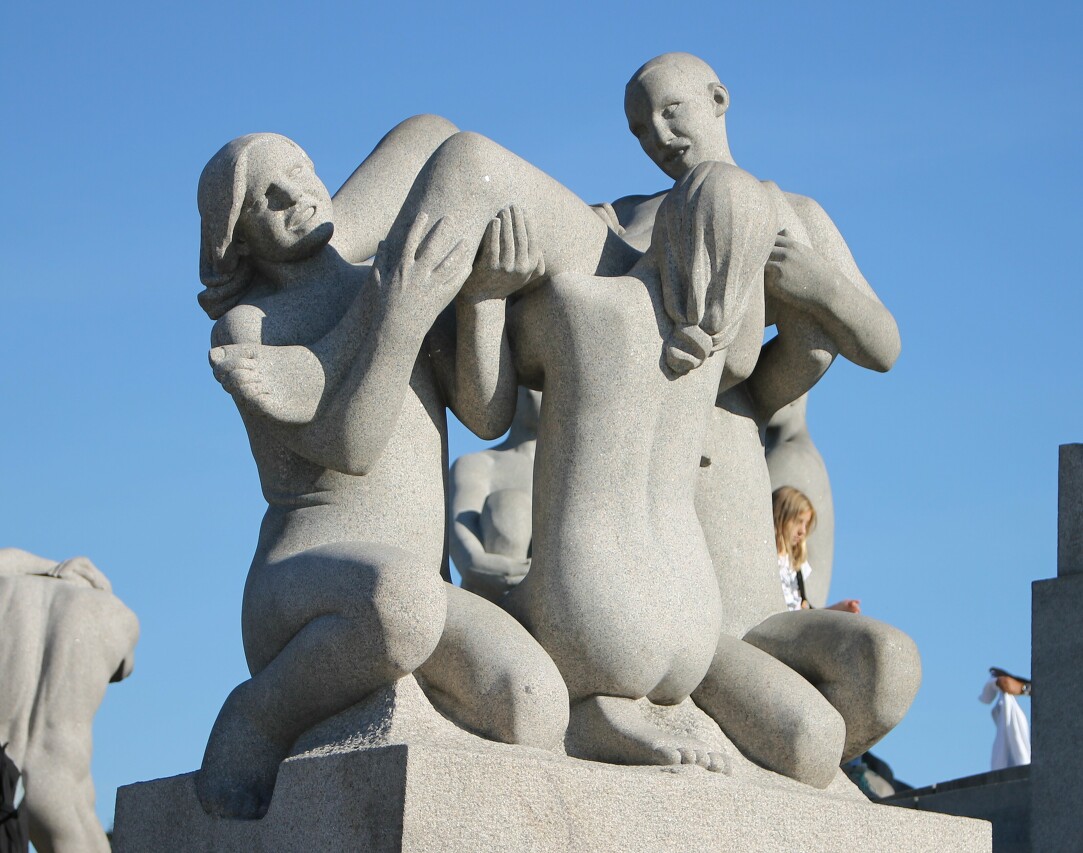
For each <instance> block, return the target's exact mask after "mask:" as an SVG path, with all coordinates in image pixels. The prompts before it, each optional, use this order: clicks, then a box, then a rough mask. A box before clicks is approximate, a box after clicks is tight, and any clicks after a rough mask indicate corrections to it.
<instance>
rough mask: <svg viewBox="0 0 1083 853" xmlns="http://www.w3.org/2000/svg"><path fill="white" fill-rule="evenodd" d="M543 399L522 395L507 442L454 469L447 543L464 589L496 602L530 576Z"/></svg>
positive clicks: (462, 459)
mask: <svg viewBox="0 0 1083 853" xmlns="http://www.w3.org/2000/svg"><path fill="white" fill-rule="evenodd" d="M540 412H541V394H540V393H538V392H537V391H530V390H528V389H526V388H520V389H519V396H518V401H517V403H516V408H515V420H513V421H512V425H511V431H510V432H509V434H508V437H507V438H506V439H505V440H504V441H503V442H501V443H500V444H498V445H496V446H495V447H492V448H490V449H488V450H482V451H481V452H479V453H469V454H467V455H465V456H460V457H459V458H458V459H456V460H455V464H453V465H452V466H451V475H450V480H449V489H448V511H449V516H450V518H449V528H448V538H449V546H450V550H451V559H453V560H454V561H455V567H456V568H457V569H458V570H459V574H460V575H461V576H462V586H463V589H467V590H470V591H471V592H474V593H477V594H478V595H481V596H484V597H485V598H488V599H490V600H491V601H496V600H497V599H499V598H500V597H501V596H502V595H504V593H506V592H507V591H508V590H509V589H511V588H512V587H513V586H515V584H517V583H519V581H521V580H522V579H523V577H524V576H525V575H526V573H527V572H528V571H529V570H530V556H529V555H530V544H531V538H532V533H531V531H532V529H533V528H532V522H531V508H532V501H531V496H532V489H533V482H534V451H535V448H536V446H537V443H538V417H539V415H540Z"/></svg>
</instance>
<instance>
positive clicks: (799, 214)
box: [603, 54, 920, 787]
mask: <svg viewBox="0 0 1083 853" xmlns="http://www.w3.org/2000/svg"><path fill="white" fill-rule="evenodd" d="M728 107H729V93H728V92H727V91H726V89H725V87H723V86H722V85H721V83H719V82H718V78H717V75H715V73H714V72H713V70H712V69H711V68H710V67H709V66H707V65H706V63H704V62H703V61H702V60H700V59H698V58H696V57H693V56H691V55H689V54H665V55H663V56H660V57H657V58H655V59H653V60H651V61H650V62H648V63H646V64H645V65H644V66H642V67H641V68H640V69H639V70H638V71H637V72H636V73H635V74H634V75H633V77H632V79H631V81H630V82H629V84H628V86H627V89H626V94H625V110H626V113H627V116H628V122H629V128H630V130H631V131H632V133H633V134H634V135H635V136H636V137H637V138H638V139H639V142H640V144H641V146H642V147H643V150H644V152H645V153H646V154H647V155H648V156H649V157H650V158H651V159H652V160H653V161H654V162H655V164H656V165H658V166H659V168H661V169H662V171H663V172H665V173H666V175H667V176H669V177H670V178H680V177H682V176H683V175H685V174H687V173H688V172H689V170H691V169H693V168H694V167H695V166H696V165H698V164H699V163H702V162H704V161H708V160H718V161H721V162H725V163H730V164H732V163H733V157H732V155H731V154H730V150H729V143H728V138H727V133H726V123H725V113H726V111H727V109H728ZM762 186H763V190H764V193H765V194H766V196H767V197H769V198H770V200H771V206H772V208H773V215H774V217H775V221H776V223H777V226H778V230H779V233H778V237H777V238H776V239H775V244H774V247H773V250H772V252H771V255H770V258H769V259H768V262H767V264H766V268H765V270H764V278H763V285H764V286H763V297H764V300H765V314H766V322H767V323H768V324H774V325H775V326H776V327H777V330H778V334H777V335H776V336H775V338H773V339H772V340H771V341H769V342H768V343H767V344H766V345H764V347H763V350H762V352H759V351H758V347H757V348H756V349H757V352H756V355H753V356H752V357H751V359H750V361H751V364H754V365H755V369H754V370H752V369H751V366H750V365H749V364H746V363H738V362H737V361H736V359H732V360H730V365H729V366H728V367H727V371H726V373H725V374H723V377H722V382H721V383H720V385H719V387H718V389H717V390H718V392H719V393H718V400H717V405H716V406H715V407H714V408H713V411H712V413H711V418H710V423H709V426H708V429H707V435H706V441H705V444H704V450H703V456H702V459H701V460H700V466H701V467H700V476H699V483H698V490H697V510H698V513H699V516H700V519H701V520H702V522H703V528H704V532H705V534H706V540H707V545H708V548H709V550H710V553H711V557H712V561H713V563H714V567H715V571H716V574H717V579H718V585H719V590H720V594H721V600H722V606H721V614H722V615H721V620H722V632H721V637H720V640H719V644H718V648H717V652H716V656H715V661H714V664H713V665H712V667H711V669H710V671H709V672H708V674H707V676H706V678H705V679H704V681H703V683H702V684H701V685H700V686H699V688H698V689H697V690H696V692H695V693H694V694H693V698H694V699H695V701H696V703H697V704H698V705H700V707H702V708H703V709H704V710H706V711H707V712H708V713H710V714H711V716H713V717H714V718H715V720H716V721H717V722H718V723H719V725H720V726H721V728H722V729H723V731H724V732H725V733H726V734H727V735H728V736H729V737H730V739H731V740H732V741H733V742H734V744H735V745H736V746H737V747H738V748H739V749H741V751H742V752H743V753H744V754H745V755H746V756H748V757H750V758H752V759H753V760H755V761H757V762H758V763H760V764H762V765H763V766H765V767H768V768H769V769H772V770H775V771H777V772H779V773H783V774H785V775H787V776H791V777H793V778H795V779H798V780H800V781H803V782H807V783H809V784H813V785H817V786H819V787H823V786H824V785H826V784H828V782H829V781H830V779H831V778H832V777H833V775H834V773H835V771H836V769H837V767H838V764H839V761H840V759H842V760H844V759H846V758H849V757H853V756H854V755H858V754H860V753H862V752H864V751H865V750H866V749H867V748H868V746H869V745H871V744H872V743H875V741H876V740H878V739H879V738H880V737H882V736H883V735H884V734H885V733H886V732H887V731H889V730H890V729H891V728H892V727H893V726H894V725H895V724H896V723H897V722H898V721H899V720H900V719H901V718H902V715H903V714H904V713H905V711H906V709H907V708H908V707H909V704H910V702H911V701H912V699H913V696H914V694H915V692H916V690H917V685H918V683H919V678H920V676H919V675H918V673H919V671H920V666H919V663H918V657H917V651H916V648H915V647H914V645H913V643H912V641H910V640H909V638H907V637H906V636H905V635H903V634H901V633H900V632H898V631H896V630H894V629H892V628H890V627H889V626H886V625H882V624H881V623H878V622H875V621H874V620H871V619H866V618H864V617H855V616H852V615H850V614H838V613H825V612H822V611H816V612H808V613H794V614H785V613H784V612H783V611H784V606H783V601H782V594H781V589H780V586H779V583H778V570H777V560H776V556H775V553H774V534H773V523H772V516H771V491H772V489H771V483H770V478H769V475H768V471H767V464H766V461H765V458H764V451H763V444H762V430H763V429H764V428H765V427H766V425H767V422H768V421H769V419H770V418H771V416H772V415H773V414H774V413H775V412H777V411H778V410H779V409H780V408H782V406H784V405H786V404H787V403H789V402H791V401H793V400H795V399H797V398H798V397H800V396H801V395H802V394H804V393H805V392H806V391H808V389H809V388H810V387H812V385H813V384H815V382H816V381H817V380H818V379H819V378H820V376H822V375H823V373H824V371H825V370H826V369H827V367H828V366H829V365H830V364H831V362H832V360H833V359H834V357H835V355H836V354H837V353H840V352H841V353H842V354H843V355H845V356H846V357H847V358H848V359H850V360H851V361H853V362H855V363H856V364H860V365H862V366H865V367H869V368H872V369H877V370H887V369H888V368H889V367H890V366H891V364H892V363H893V362H894V360H895V358H896V357H897V355H898V351H899V337H898V329H897V327H896V325H895V322H894V319H893V318H892V317H891V315H890V313H888V312H887V310H886V309H885V308H884V307H883V305H882V304H881V303H880V301H879V300H878V299H877V298H876V296H875V294H874V293H873V292H872V289H871V288H870V287H869V286H868V283H867V282H866V281H865V279H864V278H863V277H862V276H861V273H860V271H859V270H858V268H857V266H856V264H855V263H854V261H853V258H852V257H851V255H850V252H849V250H848V249H847V247H846V245H845V243H844V241H843V240H842V237H841V236H840V235H839V233H838V230H837V229H836V228H835V226H834V225H833V223H832V222H831V220H830V219H829V218H828V217H827V215H826V214H825V213H824V211H823V210H822V209H821V208H820V206H819V205H817V204H816V202H815V201H813V200H812V199H809V198H806V197H804V196H799V195H794V194H792V193H784V192H782V191H781V190H780V189H779V188H778V187H777V186H776V185H774V184H772V183H770V182H765V183H764V184H763V185H762ZM666 196H667V193H664V192H663V193H658V194H655V195H654V196H630V197H626V198H623V199H620V200H618V201H616V202H614V203H613V205H612V206H610V207H608V208H607V211H603V213H608V214H609V216H610V218H611V219H615V220H616V221H615V223H614V224H615V225H616V226H618V230H620V232H621V233H622V234H623V236H624V238H625V239H626V240H628V241H629V242H630V243H632V244H633V245H636V246H638V247H640V248H642V247H643V246H644V245H646V244H647V243H648V240H647V235H648V234H650V233H651V231H652V228H653V222H654V219H655V216H656V213H657V211H658V209H659V206H660V205H661V204H663V203H664V200H665V198H666ZM762 324H763V320H762V319H761V318H760V317H756V316H755V315H754V314H753V313H752V312H749V313H748V314H747V315H746V318H745V323H744V325H743V327H742V328H741V329H740V330H739V331H738V333H737V335H738V341H741V342H749V346H746V347H744V349H745V350H750V349H752V347H751V345H750V343H751V342H752V341H755V342H756V343H757V344H758V342H759V341H760V339H761V337H762V333H763V325H762ZM738 349H739V350H740V349H741V348H740V347H738ZM757 355H758V360H757V357H756V356H757ZM730 368H733V369H730ZM749 374H751V375H749ZM745 377H747V379H746V378H745ZM741 380H744V381H741ZM769 617H770V618H769ZM742 639H743V642H742ZM840 649H845V650H846V654H840V653H839V650H840ZM810 685H813V686H814V687H815V688H816V689H815V690H814V689H813V687H812V686H810ZM817 690H818V691H819V692H818V693H817ZM825 699H826V700H827V701H824V700H825ZM768 709H770V710H769V711H768Z"/></svg>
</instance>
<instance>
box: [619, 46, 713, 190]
mask: <svg viewBox="0 0 1083 853" xmlns="http://www.w3.org/2000/svg"><path fill="white" fill-rule="evenodd" d="M728 105H729V95H728V93H727V92H726V89H725V88H724V87H723V86H721V85H720V84H718V83H709V82H708V81H706V80H705V79H704V78H703V75H701V74H696V73H695V70H694V69H684V68H682V67H681V65H680V64H678V63H674V64H670V65H662V66H658V67H657V68H654V69H652V70H651V71H650V72H648V73H647V74H646V75H644V76H643V77H641V78H640V79H639V80H637V81H635V82H634V83H633V84H631V85H630V86H629V88H628V91H627V94H626V96H625V100H624V111H625V114H626V115H627V116H628V129H629V130H631V131H632V135H633V136H635V137H636V139H638V140H639V144H640V145H641V146H642V147H643V151H644V152H646V154H647V156H648V157H650V158H651V160H653V161H654V163H655V165H657V166H658V168H660V169H661V170H662V171H663V172H665V173H666V174H667V175H669V177H671V178H673V179H674V180H677V179H679V178H680V177H682V176H683V175H684V174H685V173H687V172H688V171H689V170H690V169H693V168H695V167H696V166H698V165H699V164H700V163H702V162H704V161H705V160H714V159H717V157H718V154H719V152H720V151H721V150H723V149H724V147H725V144H726V129H725V124H724V121H723V119H722V115H723V114H724V113H725V111H726V107H727V106H728Z"/></svg>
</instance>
